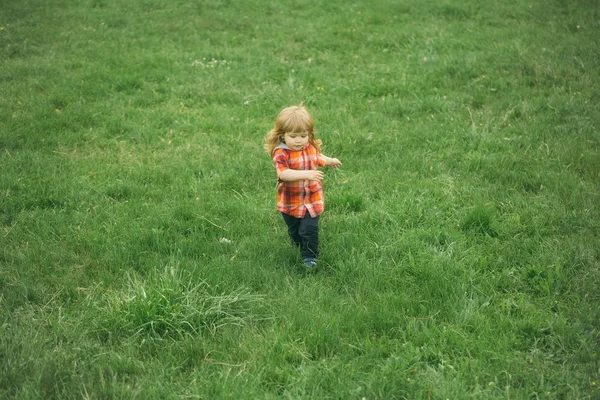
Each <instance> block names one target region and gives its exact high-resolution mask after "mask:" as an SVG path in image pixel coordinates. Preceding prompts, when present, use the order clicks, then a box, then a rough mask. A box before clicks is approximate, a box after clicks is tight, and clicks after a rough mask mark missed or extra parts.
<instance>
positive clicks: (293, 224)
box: [281, 211, 320, 259]
mask: <svg viewBox="0 0 600 400" xmlns="http://www.w3.org/2000/svg"><path fill="white" fill-rule="evenodd" d="M281 215H283V220H284V221H285V223H286V225H287V227H288V234H289V235H290V238H292V242H294V244H295V245H296V246H299V247H300V255H301V256H302V259H307V258H317V256H318V255H319V217H320V215H317V216H316V217H315V218H313V217H311V216H310V214H309V213H308V211H307V212H306V215H305V216H304V218H296V217H292V216H291V215H288V214H284V213H281Z"/></svg>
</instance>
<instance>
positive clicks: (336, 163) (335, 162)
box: [329, 158, 342, 168]
mask: <svg viewBox="0 0 600 400" xmlns="http://www.w3.org/2000/svg"><path fill="white" fill-rule="evenodd" d="M340 165H342V162H341V161H340V160H338V159H337V158H330V159H329V166H330V167H331V168H337V167H339V166H340Z"/></svg>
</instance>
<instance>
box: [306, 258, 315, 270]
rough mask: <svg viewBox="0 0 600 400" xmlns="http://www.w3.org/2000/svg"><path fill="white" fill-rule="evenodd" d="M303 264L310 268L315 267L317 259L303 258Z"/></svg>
mask: <svg viewBox="0 0 600 400" xmlns="http://www.w3.org/2000/svg"><path fill="white" fill-rule="evenodd" d="M304 265H305V266H306V268H309V269H312V268H316V267H317V260H316V259H315V258H305V259H304Z"/></svg>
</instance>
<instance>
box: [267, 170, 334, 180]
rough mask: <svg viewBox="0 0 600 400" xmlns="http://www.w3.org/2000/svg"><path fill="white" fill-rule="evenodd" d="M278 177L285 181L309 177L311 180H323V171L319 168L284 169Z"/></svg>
mask: <svg viewBox="0 0 600 400" xmlns="http://www.w3.org/2000/svg"><path fill="white" fill-rule="evenodd" d="M277 177H278V178H279V180H282V181H284V182H292V181H301V180H304V179H308V180H309V181H321V180H323V171H318V170H314V171H313V170H306V171H300V170H296V169H289V168H288V169H284V170H283V171H281V172H280V173H279V174H278V175H277Z"/></svg>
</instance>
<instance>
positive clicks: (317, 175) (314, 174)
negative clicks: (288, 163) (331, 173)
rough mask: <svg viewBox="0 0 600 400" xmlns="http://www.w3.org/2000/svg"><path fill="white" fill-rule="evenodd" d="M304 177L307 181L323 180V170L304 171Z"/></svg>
mask: <svg viewBox="0 0 600 400" xmlns="http://www.w3.org/2000/svg"><path fill="white" fill-rule="evenodd" d="M306 179H308V180H309V181H319V182H321V181H322V180H323V171H318V170H315V171H306Z"/></svg>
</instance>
